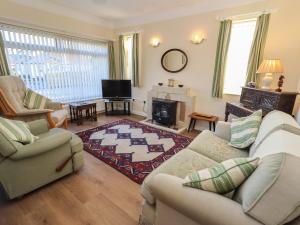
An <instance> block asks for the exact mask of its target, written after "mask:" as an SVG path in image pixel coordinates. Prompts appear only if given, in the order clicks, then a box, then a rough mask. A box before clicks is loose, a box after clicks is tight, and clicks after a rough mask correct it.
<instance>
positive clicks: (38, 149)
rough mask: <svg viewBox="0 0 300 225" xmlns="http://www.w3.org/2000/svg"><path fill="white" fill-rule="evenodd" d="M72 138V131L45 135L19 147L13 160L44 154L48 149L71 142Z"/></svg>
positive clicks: (12, 157)
mask: <svg viewBox="0 0 300 225" xmlns="http://www.w3.org/2000/svg"><path fill="white" fill-rule="evenodd" d="M71 139H72V134H71V132H67V131H65V132H62V133H58V134H54V135H51V136H49V137H44V138H42V139H40V140H37V141H35V142H33V143H32V144H27V145H23V146H21V147H20V148H18V151H17V152H16V153H15V154H13V155H11V156H10V158H11V159H12V160H20V159H25V158H29V157H33V156H36V155H40V154H43V153H45V152H47V151H51V150H53V149H55V148H58V147H59V146H61V145H63V144H65V143H67V142H69V141H70V140H71Z"/></svg>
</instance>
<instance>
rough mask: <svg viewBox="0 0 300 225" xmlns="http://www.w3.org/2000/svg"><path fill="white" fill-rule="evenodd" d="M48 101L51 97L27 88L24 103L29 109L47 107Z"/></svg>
mask: <svg viewBox="0 0 300 225" xmlns="http://www.w3.org/2000/svg"><path fill="white" fill-rule="evenodd" d="M48 101H49V99H48V98H46V97H45V96H43V95H40V94H39V93H36V92H35V91H33V90H31V89H27V91H26V95H25V98H24V102H23V103H24V106H25V107H26V108H27V109H45V108H46V106H47V102H48Z"/></svg>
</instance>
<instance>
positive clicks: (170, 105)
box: [152, 98, 177, 127]
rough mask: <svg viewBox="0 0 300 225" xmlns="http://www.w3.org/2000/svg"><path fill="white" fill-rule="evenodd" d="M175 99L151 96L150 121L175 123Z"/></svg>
mask: <svg viewBox="0 0 300 225" xmlns="http://www.w3.org/2000/svg"><path fill="white" fill-rule="evenodd" d="M176 110H177V101H173V100H168V99H160V98H153V99H152V122H153V121H155V122H157V123H160V124H163V125H166V126H168V127H171V126H175V125H176Z"/></svg>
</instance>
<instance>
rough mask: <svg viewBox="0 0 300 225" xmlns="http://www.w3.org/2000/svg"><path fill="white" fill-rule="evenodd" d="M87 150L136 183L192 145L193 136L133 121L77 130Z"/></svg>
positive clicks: (121, 121)
mask: <svg viewBox="0 0 300 225" xmlns="http://www.w3.org/2000/svg"><path fill="white" fill-rule="evenodd" d="M77 134H78V135H79V136H80V137H81V139H82V140H83V143H84V150H85V151H87V152H89V153H91V154H92V155H94V156H95V157H97V158H98V159H100V160H102V161H103V162H105V163H107V164H108V165H110V166H111V167H113V168H115V169H117V170H118V171H120V172H121V173H123V174H124V175H126V176H127V177H129V178H130V179H132V180H133V181H135V182H136V183H139V184H141V183H142V182H143V180H144V179H145V177H146V176H147V175H148V174H149V173H150V172H151V171H152V170H154V169H155V168H156V167H158V166H159V165H160V164H162V163H163V162H164V161H166V160H167V159H169V158H170V157H172V156H173V155H174V154H176V153H177V152H179V151H180V150H182V149H184V148H185V147H187V146H188V145H189V143H190V142H191V141H192V139H190V138H188V137H185V136H182V135H178V134H174V133H171V132H168V131H164V130H161V129H158V128H154V127H151V126H147V125H145V124H141V123H139V122H134V121H131V120H125V119H124V120H119V121H116V122H113V123H109V124H106V125H103V126H100V127H97V128H93V129H89V130H86V131H83V132H79V133H77Z"/></svg>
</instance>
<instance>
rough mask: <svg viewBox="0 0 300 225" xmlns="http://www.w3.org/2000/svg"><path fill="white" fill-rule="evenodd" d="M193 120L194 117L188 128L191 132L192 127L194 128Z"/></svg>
mask: <svg viewBox="0 0 300 225" xmlns="http://www.w3.org/2000/svg"><path fill="white" fill-rule="evenodd" d="M193 121H194V119H193V118H191V121H190V125H189V128H188V132H190V131H191V128H192V124H193Z"/></svg>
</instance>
